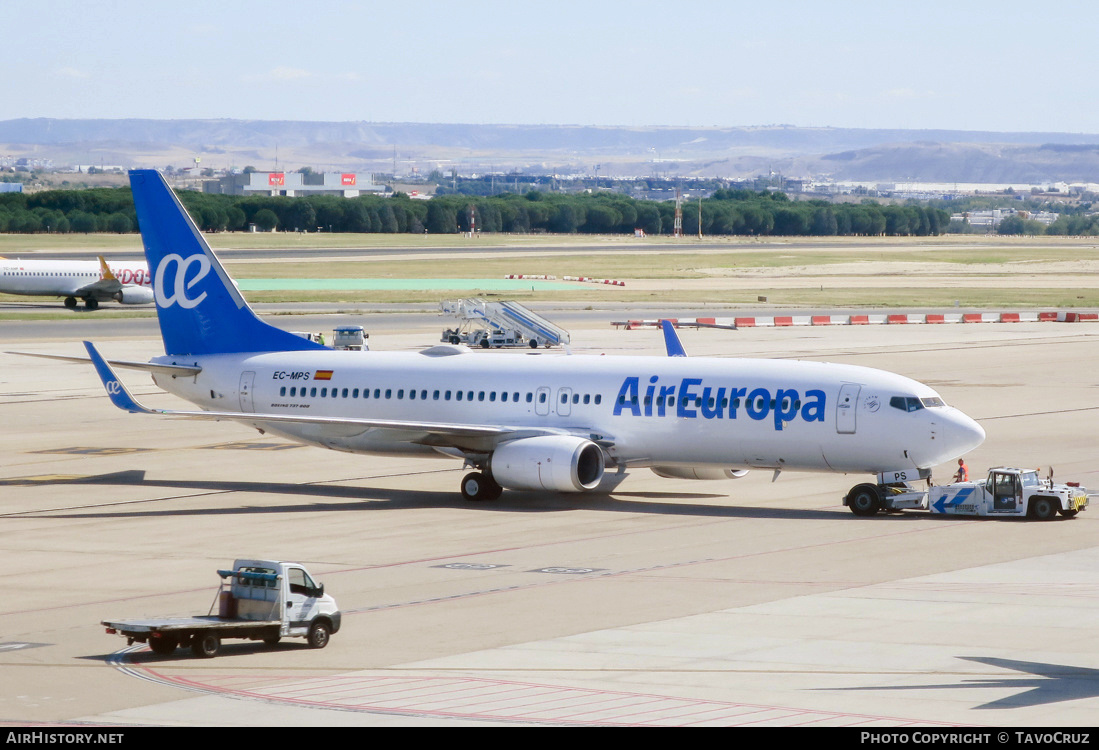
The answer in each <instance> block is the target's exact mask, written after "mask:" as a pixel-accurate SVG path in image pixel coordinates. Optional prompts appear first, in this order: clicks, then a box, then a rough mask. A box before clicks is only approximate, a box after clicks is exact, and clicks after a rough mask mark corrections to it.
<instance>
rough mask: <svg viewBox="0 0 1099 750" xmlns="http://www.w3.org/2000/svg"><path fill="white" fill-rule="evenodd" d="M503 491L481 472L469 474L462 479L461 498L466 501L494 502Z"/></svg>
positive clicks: (488, 476) (493, 480)
mask: <svg viewBox="0 0 1099 750" xmlns="http://www.w3.org/2000/svg"><path fill="white" fill-rule="evenodd" d="M503 491H504V488H503V487H501V486H500V485H498V484H496V480H495V479H493V478H492V476H491V475H489V474H486V473H485V472H482V471H474V472H471V473H469V474H466V475H465V477H464V478H463V479H462V497H463V498H465V499H466V500H495V499H496V498H498V497H500V493H501V492H503Z"/></svg>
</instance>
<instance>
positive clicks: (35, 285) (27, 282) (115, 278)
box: [0, 256, 153, 310]
mask: <svg viewBox="0 0 1099 750" xmlns="http://www.w3.org/2000/svg"><path fill="white" fill-rule="evenodd" d="M152 281H153V279H152V276H151V275H150V274H149V269H148V267H147V266H146V265H145V264H144V263H125V264H124V263H112V264H109V265H108V263H107V261H106V260H104V259H103V257H102V256H100V258H99V260H98V261H95V260H12V259H11V258H0V292H3V293H5V294H25V295H34V296H40V297H42V296H48V297H64V298H65V307H68V308H74V307H76V305H77V300H78V299H82V300H84V307H85V308H86V309H88V310H95V309H97V308H98V307H99V303H100V302H104V301H107V300H115V301H117V302H121V303H122V304H124V305H148V304H150V303H152V301H153V289H152Z"/></svg>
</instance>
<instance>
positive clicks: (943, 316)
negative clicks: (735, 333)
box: [565, 277, 1099, 330]
mask: <svg viewBox="0 0 1099 750" xmlns="http://www.w3.org/2000/svg"><path fill="white" fill-rule="evenodd" d="M565 278H568V277H565ZM663 320H665V318H659V319H657V320H629V321H617V322H614V323H612V324H611V325H613V326H615V327H616V328H617V327H618V326H625V327H626V329H627V330H631V329H634V328H642V327H645V326H659V325H660V323H661V321H663ZM666 320H669V321H671V323H672V325H673V326H675V327H676V328H783V327H787V326H860V325H862V326H865V325H912V324H939V325H941V324H946V323H1042V322H1058V323H1083V322H1092V321H1095V322H1099V313H1077V312H988V313H886V314H865V315H862V314H859V315H773V316H772V315H766V316H761V315H756V316H740V317H732V318H716V317H715V318H678V319H675V318H667V319H666Z"/></svg>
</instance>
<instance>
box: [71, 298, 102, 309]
mask: <svg viewBox="0 0 1099 750" xmlns="http://www.w3.org/2000/svg"><path fill="white" fill-rule="evenodd" d="M65 307H67V308H69V309H70V310H75V309H76V297H66V298H65ZM84 309H85V310H87V311H89V312H91V311H92V310H97V309H99V300H97V299H96V298H95V297H87V298H85V299H84Z"/></svg>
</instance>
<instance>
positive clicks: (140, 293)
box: [114, 286, 153, 305]
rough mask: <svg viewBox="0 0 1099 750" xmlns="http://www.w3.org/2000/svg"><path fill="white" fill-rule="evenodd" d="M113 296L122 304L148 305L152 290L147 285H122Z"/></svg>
mask: <svg viewBox="0 0 1099 750" xmlns="http://www.w3.org/2000/svg"><path fill="white" fill-rule="evenodd" d="M114 298H115V299H116V300H118V301H119V302H121V303H122V304H124V305H148V304H149V303H151V302H152V301H153V290H152V289H150V288H149V287H147V286H124V287H122V289H121V290H120V291H118V292H116V293H115V295H114Z"/></svg>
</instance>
